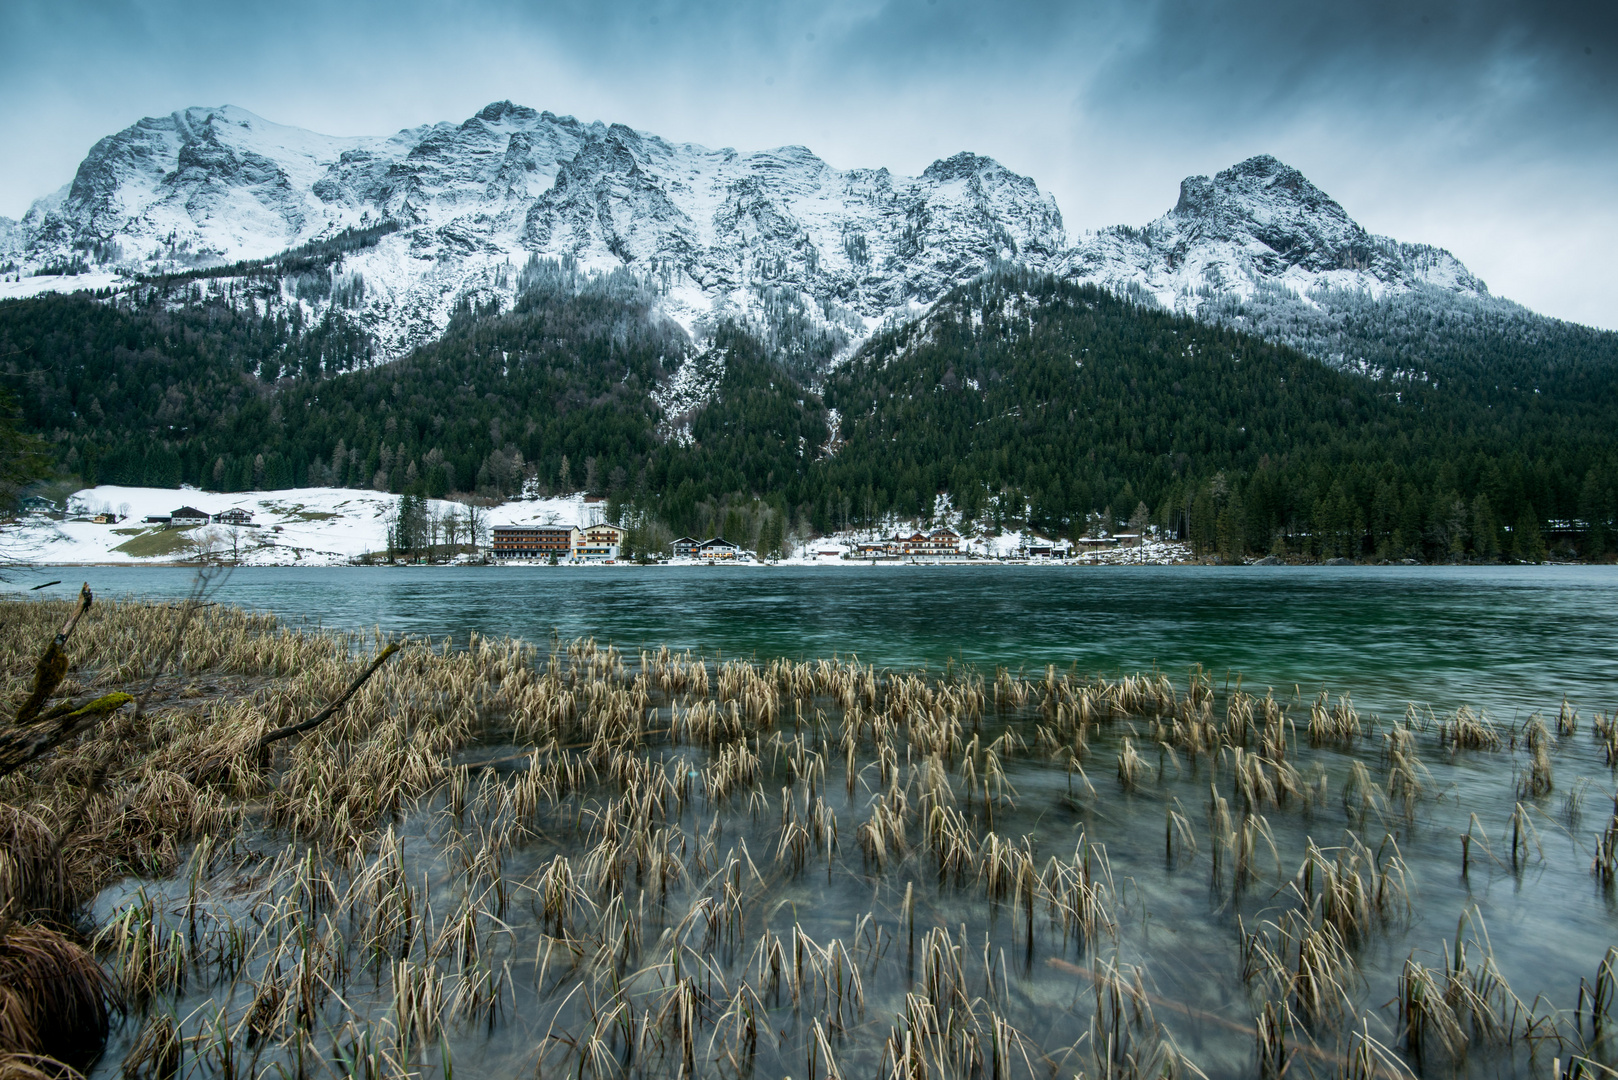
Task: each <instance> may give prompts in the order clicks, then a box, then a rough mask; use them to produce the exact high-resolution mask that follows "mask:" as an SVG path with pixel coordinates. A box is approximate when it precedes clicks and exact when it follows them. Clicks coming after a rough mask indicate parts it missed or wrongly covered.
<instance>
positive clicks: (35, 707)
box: [16, 581, 94, 725]
mask: <svg viewBox="0 0 1618 1080" xmlns="http://www.w3.org/2000/svg"><path fill="white" fill-rule="evenodd" d="M93 599H94V597H93V596H92V595H91V593H90V583H89V582H88V581H87V582H85V583H84V587H83V588H81V589H80V590H79V602H78V605H77V606H75V607H74V609H73V614H71V615H69V616H68V617H67V622H65V623H63V624H62V629H60V630H58V631H57V632H56V637H54V638H53V639H51V643H50V644H49V645H47V646H45V652H44V654H43V655H42V656H40V658H39V663H38V664H37V665H35V667H34V688H33V690H31V691H30V692H29V694H28V700H26V701H24V702H23V703H22V708H20V709H18V710H17V718H16V723H17V724H18V725H22V724H32V723H34V722H36V721H37V720H39V719H41V718H40V715H39V711H40V710H41V709H43V708H44V707H45V702H47V701H49V700H50V698H51V695H52V694H54V693H56V688H57V687H58V686H60V685H62V680H63V679H65V678H67V639H68V638H69V637H70V636H71V635H72V634H73V628H74V627H75V626H77V625H79V620H80V619H81V618H83V617H84V613H85V612H86V611H89V610H90V604H91V602H92V600H93ZM56 715H61V714H56ZM50 718H51V717H49V716H47V717H45V719H50Z"/></svg>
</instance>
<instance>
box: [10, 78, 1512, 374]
mask: <svg viewBox="0 0 1618 1080" xmlns="http://www.w3.org/2000/svg"><path fill="white" fill-rule="evenodd" d="M378 226H380V227H381V228H377V227H378ZM352 229H372V230H373V232H375V233H383V232H385V231H386V230H388V229H393V230H395V231H391V232H386V234H385V235H381V236H380V239H378V240H376V242H375V243H374V244H373V245H372V246H367V247H363V248H361V249H359V250H353V251H349V252H347V253H346V254H345V256H344V258H343V262H342V266H341V268H340V269H341V276H342V278H341V281H342V283H343V284H344V288H343V289H342V290H338V291H334V290H332V289H331V288H330V287H329V285H328V287H327V288H326V289H324V290H322V289H319V288H315V289H306V288H303V287H300V286H298V285H297V283H295V282H292V281H290V280H289V281H284V282H283V286H282V287H283V295H282V301H283V302H285V303H288V304H293V303H297V304H304V305H305V306H306V307H307V308H309V309H310V310H309V314H311V315H315V314H318V313H319V309H321V308H322V307H324V306H325V305H327V304H330V303H334V302H337V299H336V298H337V296H338V295H339V292H340V293H341V296H342V302H343V303H344V304H345V305H347V306H349V307H350V308H352V309H353V310H354V312H355V314H356V316H357V318H358V319H359V320H360V322H361V323H362V325H364V326H365V327H366V328H367V329H368V330H369V331H370V332H371V333H372V334H373V335H374V336H375V337H376V339H377V342H378V345H379V347H380V351H381V353H382V354H383V355H393V356H396V355H399V354H400V353H402V352H403V351H405V350H406V349H408V348H410V347H411V346H413V345H416V344H419V343H421V342H423V341H426V340H430V339H432V338H433V337H436V336H437V335H438V334H439V333H440V332H442V330H443V328H444V326H445V325H446V324H447V322H448V320H449V317H450V313H451V312H452V311H453V310H454V308H455V306H456V304H457V303H458V302H460V301H462V300H463V299H466V298H472V299H475V300H477V301H478V302H479V303H482V304H485V305H487V304H488V303H490V302H491V301H498V302H500V303H502V304H508V303H510V302H511V300H512V297H513V295H514V293H515V291H516V289H517V288H518V287H519V280H520V278H521V274H520V272H519V271H520V268H521V267H522V266H523V265H524V264H526V263H527V261H528V260H529V259H530V257H532V256H539V257H541V258H551V259H571V260H574V261H575V262H576V263H577V265H578V266H579V268H581V269H584V270H601V271H607V270H614V269H618V268H621V267H623V268H628V269H629V270H631V271H633V272H634V273H636V274H637V275H639V276H640V277H641V279H642V280H643V281H645V282H647V283H648V284H649V285H651V286H653V287H655V288H656V289H657V291H658V292H659V293H660V294H661V295H662V297H663V305H664V308H665V311H666V313H667V314H669V315H670V316H672V317H673V318H675V319H676V320H678V321H679V322H680V323H682V324H683V325H684V326H686V327H687V328H688V329H691V328H694V327H697V326H699V325H701V324H702V323H703V322H705V321H712V320H713V319H714V318H715V317H716V316H719V315H741V316H744V317H746V316H749V315H751V316H756V317H760V318H763V317H765V315H764V313H766V312H769V311H776V312H779V311H781V310H782V309H788V310H791V311H793V312H796V313H797V314H798V316H799V317H800V318H801V319H805V320H807V321H808V322H809V323H810V324H812V325H815V324H818V325H821V326H824V327H828V328H835V329H836V330H837V332H838V334H840V340H848V341H853V342H857V341H858V340H860V339H862V338H864V337H865V336H867V335H868V334H869V333H870V332H871V330H873V329H874V328H875V327H876V326H878V325H879V324H880V323H881V322H882V321H883V320H887V319H894V318H909V317H912V316H913V315H915V314H917V313H919V312H921V311H922V310H925V308H926V306H927V305H929V304H930V303H931V302H932V301H933V300H935V299H936V298H937V297H938V296H939V295H940V294H941V293H943V292H944V291H945V290H947V289H948V288H949V287H951V286H952V285H955V284H957V283H960V282H962V281H965V280H968V279H970V278H971V277H973V276H975V275H976V274H978V273H980V272H982V271H983V270H984V269H986V268H987V267H989V266H991V265H993V264H994V263H996V262H997V261H1008V262H1015V263H1020V264H1022V265H1025V266H1028V267H1030V268H1032V269H1035V270H1041V271H1051V272H1056V273H1060V274H1063V275H1066V276H1068V277H1070V278H1073V279H1076V280H1081V281H1089V282H1095V283H1097V284H1101V285H1105V286H1107V287H1109V288H1112V289H1114V290H1118V291H1123V292H1127V293H1131V294H1133V295H1136V296H1138V297H1142V298H1145V297H1146V296H1147V295H1148V294H1149V295H1150V296H1151V297H1153V298H1155V300H1156V302H1157V303H1160V304H1162V305H1163V306H1165V307H1168V308H1171V309H1176V310H1181V311H1186V312H1189V313H1193V314H1194V313H1197V312H1198V311H1199V310H1200V309H1201V308H1202V307H1203V306H1204V304H1205V303H1206V302H1207V301H1208V300H1209V299H1213V298H1225V299H1229V298H1230V297H1233V296H1234V297H1239V298H1246V297H1249V296H1251V295H1252V293H1253V292H1254V291H1255V290H1258V289H1260V288H1266V287H1272V288H1273V287H1275V286H1280V287H1282V288H1283V289H1286V290H1290V291H1291V292H1292V293H1295V294H1297V296H1298V297H1299V298H1300V299H1299V302H1300V303H1304V304H1308V303H1310V301H1309V300H1308V296H1309V294H1310V293H1311V292H1318V291H1321V290H1339V291H1340V290H1349V291H1352V292H1354V293H1360V294H1366V295H1370V296H1373V297H1380V296H1383V295H1385V294H1386V293H1387V292H1388V291H1390V290H1394V291H1402V290H1410V289H1423V290H1428V291H1431V290H1434V289H1436V290H1439V291H1440V292H1443V291H1447V292H1449V293H1453V294H1465V295H1467V296H1471V297H1487V295H1488V291H1487V288H1486V287H1485V286H1484V284H1483V282H1481V281H1479V280H1478V279H1477V278H1476V277H1474V276H1473V275H1472V274H1471V273H1469V272H1468V271H1467V269H1466V267H1464V266H1462V265H1461V263H1460V262H1459V261H1458V260H1456V259H1455V257H1454V256H1452V255H1450V254H1449V253H1448V252H1446V251H1442V250H1440V249H1437V248H1431V247H1425V246H1420V245H1411V244H1403V243H1399V242H1397V241H1394V240H1390V239H1388V238H1386V237H1379V236H1374V235H1372V234H1370V233H1368V232H1367V231H1366V230H1365V229H1363V228H1362V227H1361V226H1360V225H1358V224H1357V223H1356V222H1354V221H1353V220H1352V219H1351V218H1350V217H1349V216H1348V214H1347V213H1346V212H1345V211H1344V210H1343V208H1342V207H1341V206H1339V205H1338V204H1337V203H1336V202H1334V201H1333V200H1332V199H1331V198H1330V197H1329V196H1327V195H1326V194H1325V193H1324V192H1322V191H1321V190H1320V189H1318V188H1316V187H1315V186H1314V185H1313V184H1311V183H1310V182H1309V181H1308V180H1307V179H1305V178H1304V176H1303V175H1302V174H1301V173H1299V172H1298V171H1297V170H1296V169H1293V168H1290V167H1288V166H1286V165H1284V164H1282V163H1281V162H1279V161H1277V160H1276V159H1274V158H1272V157H1268V156H1260V157H1254V158H1251V159H1249V160H1247V161H1244V162H1242V163H1241V164H1239V165H1236V166H1233V167H1232V168H1230V169H1226V170H1225V171H1223V172H1221V173H1219V174H1217V175H1216V176H1214V177H1212V178H1211V179H1210V178H1208V177H1205V176H1195V177H1190V178H1188V179H1186V180H1185V181H1184V182H1183V183H1182V184H1181V187H1180V198H1179V201H1178V203H1177V204H1176V205H1175V207H1174V208H1173V209H1172V210H1170V211H1169V212H1168V213H1167V214H1165V215H1163V216H1162V217H1160V218H1158V219H1157V220H1156V221H1154V222H1152V223H1151V224H1150V225H1147V226H1145V227H1144V228H1139V229H1136V228H1130V227H1127V226H1118V227H1116V228H1111V229H1106V230H1103V231H1101V232H1099V233H1096V234H1091V235H1087V236H1085V237H1083V238H1082V239H1080V241H1079V242H1078V243H1077V244H1076V245H1075V246H1072V247H1069V246H1068V243H1067V240H1066V237H1065V235H1064V232H1063V227H1062V217H1061V214H1060V213H1059V212H1058V210H1057V207H1056V203H1055V201H1054V200H1053V199H1052V198H1051V197H1050V196H1049V195H1048V194H1046V193H1044V192H1042V191H1040V190H1039V188H1038V186H1037V185H1036V184H1035V183H1034V182H1033V181H1032V180H1030V179H1028V178H1026V177H1022V176H1018V175H1016V174H1014V173H1012V172H1010V171H1008V170H1007V169H1005V168H1004V167H1002V166H1001V165H999V164H998V163H996V162H994V161H992V160H990V159H988V158H984V157H978V156H976V155H973V154H969V153H962V154H958V155H956V156H955V157H952V158H949V159H948V160H943V161H937V162H934V163H933V164H932V165H931V166H929V167H928V168H927V169H926V170H925V171H924V172H923V173H922V174H921V175H920V176H917V177H904V176H895V175H892V174H890V173H889V172H888V171H887V170H886V169H874V170H872V169H851V170H846V171H845V170H839V169H835V168H833V167H831V166H830V165H828V164H826V163H825V162H824V161H822V160H820V159H819V158H817V157H816V156H815V155H814V154H813V153H811V152H810V151H808V150H806V149H804V148H803V147H798V146H788V147H781V148H778V149H774V150H763V151H757V152H752V153H739V152H737V151H735V150H730V149H721V150H711V149H708V148H706V147H702V146H696V145H692V144H688V143H671V142H668V141H665V140H663V139H661V138H658V137H657V136H655V135H650V134H647V133H645V132H640V131H635V130H632V129H630V128H627V127H624V126H622V125H618V124H614V125H610V126H609V125H606V124H602V123H589V124H586V123H582V122H580V121H578V120H575V119H573V118H571V117H557V116H554V115H552V114H551V113H548V112H536V111H535V110H533V109H529V108H525V107H522V106H518V105H513V104H511V103H510V102H497V103H495V104H493V105H490V106H488V107H487V108H485V109H483V110H482V111H481V112H479V113H478V114H477V115H476V116H473V117H471V118H470V119H468V120H466V121H464V122H463V123H460V124H452V123H438V124H432V125H426V126H422V127H418V128H411V129H407V130H405V131H400V132H397V133H395V134H393V135H389V136H376V137H354V138H333V137H329V136H325V135H318V134H315V133H312V132H308V131H303V130H301V129H298V128H293V127H286V126H283V125H279V124H274V123H270V122H269V121H266V120H264V119H261V118H260V117H257V116H254V115H253V114H252V113H249V112H246V111H245V110H242V109H238V108H234V107H231V106H222V107H218V108H191V109H185V110H182V111H180V112H176V113H172V114H170V115H169V116H164V117H154V118H148V119H145V120H141V121H140V122H139V123H136V124H134V125H133V126H131V127H129V128H127V129H125V130H124V131H121V132H118V133H117V134H115V135H110V136H108V137H106V138H104V139H102V140H101V141H100V142H98V143H97V144H96V145H95V147H94V148H93V149H92V150H91V151H90V153H89V155H88V156H87V157H86V158H85V159H84V162H83V163H82V164H81V165H80V166H79V169H78V173H77V175H76V176H75V177H74V178H73V181H72V183H71V184H69V185H67V186H66V187H64V188H63V189H61V190H60V191H57V192H55V193H53V194H51V195H49V196H47V197H45V198H43V199H40V200H39V201H38V202H36V203H35V205H34V206H33V207H32V208H31V209H30V210H29V211H28V213H27V214H26V215H24V217H23V219H22V220H21V221H20V222H16V223H12V222H5V221H0V255H3V256H4V258H3V259H0V264H5V265H9V270H8V272H7V273H6V274H5V275H4V276H5V278H6V279H7V280H6V282H5V287H4V288H3V289H0V295H4V296H17V295H27V294H29V293H31V292H34V291H39V290H42V289H46V288H53V289H62V288H65V287H68V285H67V284H66V283H70V282H71V280H72V279H71V278H68V279H65V282H64V280H63V279H61V278H60V276H57V277H56V278H54V279H51V280H47V278H45V277H40V278H35V277H33V276H32V275H34V274H36V273H37V272H38V271H40V270H42V269H45V270H60V269H62V268H63V267H64V266H67V267H71V266H72V265H73V264H74V263H75V262H80V263H85V264H87V268H88V269H89V270H90V271H92V272H98V276H97V277H96V279H95V284H96V285H97V286H101V285H103V284H105V281H106V275H107V273H108V272H110V271H112V270H121V271H124V272H126V273H136V272H139V273H154V272H172V271H176V270H183V269H187V268H197V267H209V266H218V265H221V264H227V263H231V262H235V261H237V260H241V259H253V258H263V257H266V256H270V255H273V254H275V253H278V252H282V251H286V250H287V249H289V248H292V247H296V246H298V245H302V244H307V243H309V242H311V241H316V240H322V239H330V238H333V237H336V236H338V235H339V234H341V233H343V232H344V231H345V230H352ZM85 280H86V282H87V283H88V282H89V280H90V279H88V278H87V279H85ZM215 284H217V283H215Z"/></svg>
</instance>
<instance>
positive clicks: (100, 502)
mask: <svg viewBox="0 0 1618 1080" xmlns="http://www.w3.org/2000/svg"><path fill="white" fill-rule="evenodd" d="M398 501H399V497H398V496H397V495H390V494H388V493H387V492H381V491H358V490H354V489H349V488H293V489H290V490H286V491H250V492H227V493H221V492H211V491H199V490H197V489H196V488H182V489H180V490H178V491H176V490H174V489H172V488H142V487H121V486H117V485H112V484H103V485H101V486H100V487H94V488H86V489H85V490H83V491H80V492H78V493H77V494H75V495H74V496H73V497H72V498H71V499H70V500H69V514H68V516H69V517H70V518H71V517H72V516H74V513H75V512H76V511H77V512H82V513H87V514H94V513H97V512H99V511H102V510H110V511H111V512H112V513H114V514H121V515H124V518H123V520H122V521H119V522H117V523H116V524H111V525H97V524H95V523H94V522H90V521H71V520H69V521H53V520H51V519H49V518H45V517H41V516H37V515H30V516H27V517H25V518H23V519H22V520H21V521H19V522H18V523H16V524H13V525H7V526H5V527H4V528H0V548H3V549H4V550H5V551H6V553H7V554H9V555H10V556H12V557H14V558H20V559H26V560H29V561H33V562H40V563H50V564H57V565H72V564H95V563H129V564H141V563H175V562H188V561H194V560H195V559H196V558H197V548H196V544H197V543H198V542H207V543H209V544H210V545H211V546H212V547H213V551H214V556H215V557H225V558H227V559H228V558H229V557H231V553H232V551H233V549H234V559H235V561H237V562H239V563H240V564H241V565H244V566H294V565H296V566H338V565H344V564H346V563H348V562H349V561H350V560H352V559H355V558H358V557H359V556H361V555H363V554H365V553H366V552H372V551H381V550H382V549H384V548H385V547H386V546H387V535H388V519H389V517H390V516H391V515H392V514H393V513H394V511H395V509H396V508H397V506H398ZM182 506H190V507H193V508H195V509H197V510H202V511H204V512H206V513H208V514H219V513H222V512H224V511H226V510H231V509H236V508H240V509H243V510H247V511H249V512H250V513H252V515H253V527H242V528H236V529H231V528H229V527H226V526H217V525H209V526H199V527H197V528H195V529H189V530H185V531H184V535H185V538H186V539H187V540H189V541H190V543H189V544H186V545H184V546H181V547H179V548H177V549H176V550H174V551H172V552H168V553H166V554H162V555H155V556H149V557H142V556H140V555H137V554H131V553H130V552H128V551H119V550H117V549H118V548H119V547H120V546H123V545H126V544H128V543H130V542H131V541H133V540H136V539H137V538H140V537H143V536H155V535H157V534H159V533H161V532H162V531H163V528H162V526H161V525H147V524H145V523H144V522H143V519H144V518H146V517H149V516H158V515H166V514H169V513H170V512H172V511H174V510H176V509H179V508H180V507H182ZM432 506H433V509H435V510H437V511H439V512H443V511H444V510H447V509H449V508H450V507H455V508H456V509H457V510H458V511H462V510H464V507H460V506H459V504H456V503H442V502H437V501H432ZM204 534H211V535H206V536H205V535H204ZM165 539H166V538H165ZM175 543H176V544H180V543H181V541H180V540H179V539H178V538H176V540H175ZM139 549H140V545H137V550H139Z"/></svg>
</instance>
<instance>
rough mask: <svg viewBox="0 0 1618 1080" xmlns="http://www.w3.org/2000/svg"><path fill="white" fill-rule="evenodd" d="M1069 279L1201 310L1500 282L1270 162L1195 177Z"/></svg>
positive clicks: (1090, 243) (1474, 290)
mask: <svg viewBox="0 0 1618 1080" xmlns="http://www.w3.org/2000/svg"><path fill="white" fill-rule="evenodd" d="M1063 272H1064V273H1065V274H1066V275H1067V276H1069V277H1071V278H1074V279H1077V280H1081V281H1088V282H1094V283H1096V284H1099V285H1105V286H1107V287H1108V288H1111V289H1113V290H1114V291H1123V292H1132V293H1134V294H1136V295H1141V294H1143V293H1149V294H1151V296H1152V297H1154V298H1155V299H1156V300H1157V302H1158V303H1159V304H1161V305H1163V306H1164V307H1167V308H1171V309H1175V310H1179V311H1184V312H1187V313H1189V314H1196V313H1197V312H1198V311H1199V310H1200V309H1201V308H1202V307H1203V306H1204V305H1205V303H1206V302H1207V301H1208V300H1210V299H1216V298H1221V297H1229V296H1232V295H1234V296H1237V297H1241V298H1243V299H1246V298H1248V297H1250V296H1252V295H1253V294H1254V293H1255V292H1256V291H1258V290H1260V289H1262V288H1265V287H1271V288H1274V287H1281V288H1285V289H1290V290H1291V291H1293V292H1296V293H1298V294H1300V296H1304V297H1306V296H1308V295H1309V294H1310V293H1317V292H1323V291H1328V290H1336V291H1353V292H1359V293H1366V294H1369V295H1370V296H1373V297H1381V296H1383V295H1385V294H1386V293H1388V292H1389V291H1395V292H1403V291H1409V290H1413V289H1432V288H1437V289H1441V290H1444V291H1447V292H1450V293H1453V294H1458V295H1465V296H1469V297H1486V296H1488V291H1489V290H1488V287H1487V286H1486V285H1484V283H1483V282H1482V281H1480V280H1479V279H1478V278H1476V277H1474V276H1473V275H1472V273H1471V272H1470V271H1468V270H1467V269H1466V267H1465V266H1463V265H1461V262H1460V260H1459V259H1457V258H1455V256H1453V255H1451V254H1450V253H1449V252H1447V251H1444V250H1441V249H1439V248H1434V247H1427V246H1425V245H1421V244H1402V243H1400V242H1398V241H1396V240H1390V239H1389V238H1387V237H1385V236H1374V235H1372V234H1371V233H1369V232H1367V231H1366V230H1365V229H1364V228H1363V227H1361V226H1360V225H1359V224H1358V223H1357V222H1355V221H1354V220H1353V219H1352V218H1350V217H1349V216H1348V214H1347V212H1346V211H1344V210H1343V208H1342V207H1341V206H1340V205H1338V204H1337V203H1336V202H1335V201H1334V200H1333V199H1332V198H1331V197H1330V196H1328V195H1327V194H1326V193H1325V192H1323V191H1321V190H1320V189H1319V188H1317V187H1315V185H1313V184H1311V183H1310V182H1309V181H1308V180H1307V179H1305V178H1304V175H1303V174H1302V173H1300V172H1299V171H1298V170H1297V169H1294V168H1291V167H1290V166H1287V165H1285V164H1282V163H1281V162H1280V161H1277V160H1276V159H1275V158H1273V157H1270V156H1269V155H1267V154H1266V155H1260V156H1258V157H1253V158H1249V159H1248V160H1246V161H1244V162H1242V163H1241V164H1239V165H1235V166H1232V167H1231V168H1229V169H1226V170H1224V171H1223V172H1221V173H1219V174H1217V175H1216V176H1214V177H1213V178H1212V179H1209V178H1208V177H1206V176H1192V177H1187V178H1186V179H1185V180H1184V181H1182V182H1181V184H1180V200H1179V202H1178V203H1176V204H1175V206H1174V209H1172V210H1170V211H1169V212H1168V213H1167V214H1164V215H1163V216H1162V217H1160V218H1158V219H1157V220H1156V221H1154V222H1152V223H1151V224H1150V225H1147V226H1146V227H1145V228H1141V229H1133V228H1129V227H1127V226H1118V227H1115V228H1111V229H1105V230H1102V231H1101V232H1099V233H1096V234H1094V235H1093V236H1087V237H1085V238H1083V239H1082V240H1081V241H1080V242H1079V243H1078V245H1077V246H1075V248H1074V249H1073V250H1072V251H1071V252H1070V253H1069V254H1068V256H1067V258H1066V260H1065V266H1064V270H1063Z"/></svg>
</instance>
